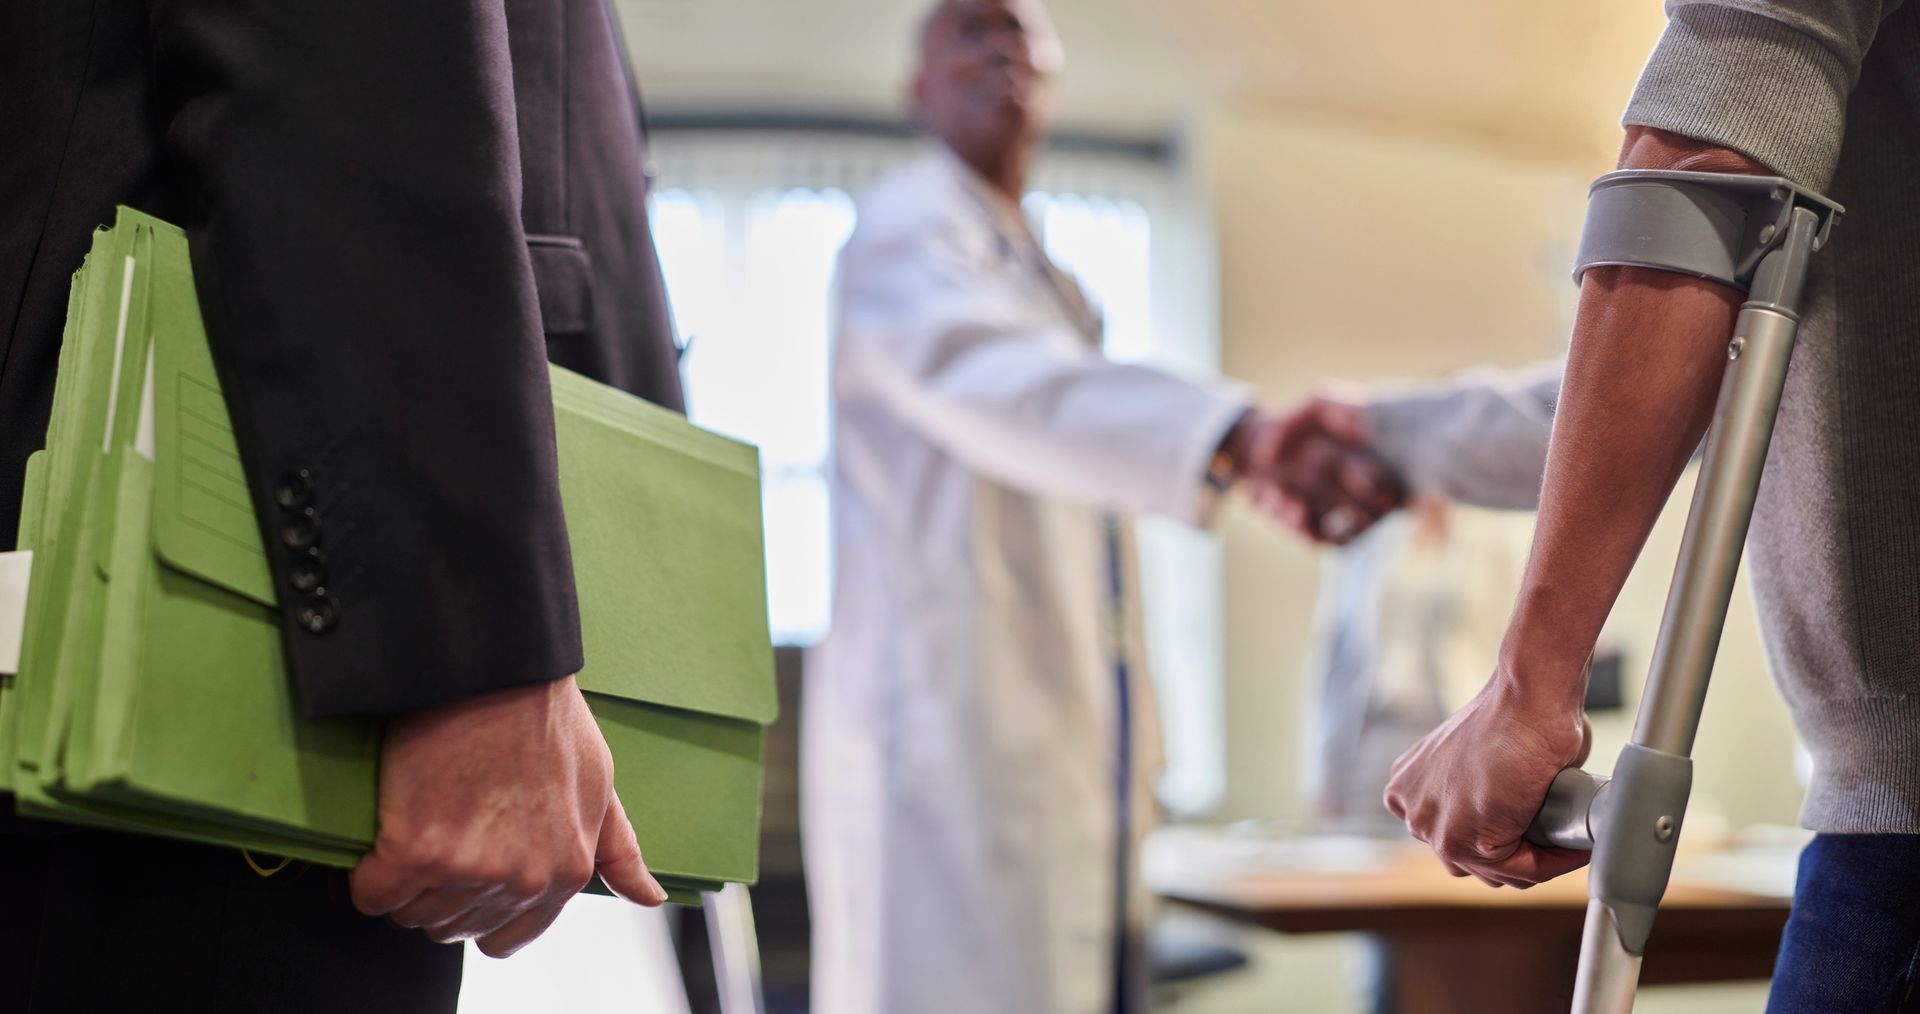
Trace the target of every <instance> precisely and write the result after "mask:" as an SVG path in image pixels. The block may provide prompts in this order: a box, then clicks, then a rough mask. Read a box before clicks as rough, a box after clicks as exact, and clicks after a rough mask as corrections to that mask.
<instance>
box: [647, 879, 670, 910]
mask: <svg viewBox="0 0 1920 1014" xmlns="http://www.w3.org/2000/svg"><path fill="white" fill-rule="evenodd" d="M647 886H648V887H649V888H652V892H653V893H651V894H650V895H648V898H647V900H649V901H651V902H653V903H654V904H656V905H664V904H666V903H667V889H666V888H664V887H661V886H660V881H658V880H656V879H654V876H653V874H651V873H649V874H647Z"/></svg>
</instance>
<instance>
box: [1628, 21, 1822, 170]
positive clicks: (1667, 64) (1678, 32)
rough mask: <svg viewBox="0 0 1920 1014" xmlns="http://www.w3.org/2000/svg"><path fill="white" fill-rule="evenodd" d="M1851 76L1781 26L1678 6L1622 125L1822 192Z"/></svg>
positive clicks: (1808, 38) (1814, 44)
mask: <svg viewBox="0 0 1920 1014" xmlns="http://www.w3.org/2000/svg"><path fill="white" fill-rule="evenodd" d="M1856 71H1857V68H1853V67H1849V66H1848V64H1847V62H1846V61H1845V60H1843V59H1842V58H1841V57H1840V56H1839V55H1838V54H1837V53H1835V52H1834V51H1833V50H1832V49H1829V48H1827V46H1825V45H1824V44H1822V43H1821V42H1820V40H1819V39H1817V38H1815V37H1814V36H1812V35H1809V34H1807V33H1806V32H1804V31H1802V30H1800V29H1798V28H1795V27H1793V26H1792V25H1789V24H1787V23H1785V22H1781V21H1775V20H1774V19H1772V18H1769V17H1764V16H1762V15H1758V14H1752V13H1748V12H1746V11H1742V10H1736V9H1733V8H1729V7H1721V6H1717V5H1714V4H1704V3H1695V4H1686V5H1684V6H1674V7H1673V13H1672V17H1671V19H1670V20H1669V21H1668V22H1667V29H1666V33H1665V34H1664V35H1662V36H1661V37H1660V44H1659V45H1658V46H1656V47H1655V48H1654V51H1653V56H1652V57H1650V58H1649V59H1648V60H1647V66H1646V69H1645V70H1643V71H1642V72H1641V74H1640V83H1639V84H1638V85H1637V86H1636V87H1635V88H1634V92H1633V99H1632V100H1631V101H1630V102H1628V104H1627V111H1626V115H1625V117H1623V123H1624V124H1625V125H1626V126H1630V127H1631V126H1641V127H1653V128H1656V129H1659V130H1666V131H1671V132H1673V133H1676V134H1681V135H1684V136H1686V137H1691V138H1694V139H1695V140H1699V141H1705V142H1707V143H1709V144H1715V145H1719V146H1720V147H1723V148H1730V149H1732V150H1734V151H1737V152H1739V153H1741V154H1743V155H1746V156H1748V157H1749V158H1752V159H1755V160H1756V161H1758V162H1760V163H1761V164H1763V165H1766V166H1768V167H1770V168H1771V169H1773V171H1774V172H1777V173H1779V174H1780V175H1782V176H1785V177H1786V178H1788V179H1789V180H1792V181H1793V182H1795V183H1799V184H1801V185H1802V186H1807V187H1812V188H1813V189H1815V190H1824V189H1825V188H1826V187H1827V185H1828V184H1829V183H1831V182H1832V180H1833V170H1834V165H1835V163H1836V162H1838V161H1839V158H1840V138H1841V133H1842V131H1843V130H1844V129H1845V126H1846V106H1847V93H1848V92H1849V91H1851V90H1852V87H1853V77H1854V75H1855V73H1856Z"/></svg>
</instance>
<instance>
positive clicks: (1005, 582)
mask: <svg viewBox="0 0 1920 1014" xmlns="http://www.w3.org/2000/svg"><path fill="white" fill-rule="evenodd" d="M920 57H921V66H920V72H919V75H918V77H917V79H916V82H915V85H914V90H913V99H914V106H915V108H916V110H917V112H918V113H919V115H920V116H921V117H922V119H923V120H924V122H925V124H926V126H927V128H928V130H929V131H930V132H931V134H932V135H933V143H931V144H930V145H929V147H928V149H927V150H926V151H925V152H924V153H923V154H922V155H920V156H919V157H917V158H915V159H913V160H912V161H910V162H908V163H907V164H906V165H904V166H902V167H900V168H899V169H897V170H895V171H894V172H892V173H890V174H888V175H887V176H886V177H885V178H883V179H882V180H881V181H880V182H879V183H877V184H876V185H875V186H874V187H872V188H871V189H870V190H869V191H868V192H867V193H866V194H865V195H864V196H863V198H862V200H861V202H860V217H859V221H858V224H857V226H856V227H855V229H854V232H853V236H852V238H851V239H850V240H849V241H848V243H847V245H846V247H845V249H844V250H843V252H842V254H841V257H840V275H839V283H838V287H839V301H838V307H837V309H838V313H839V318H838V325H839V326H838V345H837V347H836V349H835V353H834V367H833V385H834V393H835V395H836V397H837V403H838V425H837V428H836V454H837V467H836V471H835V493H836V507H837V514H836V535H837V542H836V562H837V569H838V584H837V588H836V599H835V620H834V625H833V628H832V631H831V633H830V634H829V636H828V638H827V640H826V642H825V643H824V644H823V645H822V646H821V647H820V648H819V649H818V651H817V652H816V653H815V654H814V656H813V657H812V659H810V663H811V666H810V668H811V672H810V676H809V680H808V683H807V685H806V698H805V705H804V707H805V716H806V725H805V727H804V730H803V734H802V742H801V750H802V793H803V796H802V807H803V810H802V813H803V823H802V834H803V840H804V842H805V847H806V859H807V872H808V877H809V884H810V888H811V898H812V904H813V922H814V990H813V993H814V1009H816V1010H820V1011H833V1012H836V1014H863V1012H874V1014H879V1012H937V1011H954V1012H961V1011H967V1012H972V1011H981V1010H993V1011H1004V1012H1008V1014H1019V1012H1031V1014H1072V1012H1093V1011H1114V1010H1136V1009H1139V1006H1138V1005H1139V1003H1140V989H1139V986H1140V985H1141V983H1142V982H1143V981H1144V980H1143V979H1142V978H1141V976H1142V975H1143V973H1144V968H1143V965H1142V963H1141V962H1140V961H1139V960H1138V957H1137V948H1138V945H1139V942H1140V930H1141V917H1142V912H1143V909H1142V899H1141V897H1140V896H1139V895H1140V888H1139V887H1138V885H1137V883H1136V880H1135V877H1134V876H1133V857H1134V854H1135V847H1136V843H1137V841H1138V840H1139V836H1140V834H1141V833H1142V832H1143V830H1144V829H1145V828H1146V827H1147V826H1148V824H1149V823H1150V822H1151V821H1152V819H1153V818H1154V814H1155V807H1154V804H1153V801H1152V797H1151V793H1150V788H1149V786H1150V780H1149V776H1150V773H1151V772H1152V771H1153V770H1154V769H1155V767H1156V763H1157V750H1158V746H1157V741H1156V734H1155V731H1156V730H1155V724H1154V717H1153V716H1154V710H1153V701H1152V696H1151V693H1150V690H1149V686H1148V684H1147V683H1146V682H1145V676H1144V673H1143V666H1142V652H1141V648H1140V644H1139V625H1138V617H1137V614H1136V612H1135V609H1134V606H1133V601H1134V596H1135V591H1134V589H1133V584H1134V581H1135V570H1134V568H1133V566H1132V560H1131V557H1130V548H1129V538H1128V535H1127V533H1126V530H1125V528H1124V527H1123V526H1122V524H1121V523H1120V521H1119V520H1118V519H1117V518H1116V517H1115V516H1114V515H1113V514H1112V513H1110V512H1117V511H1124V512H1150V513H1155V514H1159V515H1163V516H1166V517H1171V518H1176V519H1179V520H1182V521H1186V522H1189V523H1195V524H1199V523H1202V522H1204V521H1205V520H1206V519H1207V517H1208V516H1209V514H1210V513H1211V508H1212V504H1213V501H1214V500H1215V499H1216V498H1217V496H1218V495H1219V494H1220V493H1221V492H1222V491H1224V490H1225V489H1226V488H1227V487H1228V486H1230V485H1232V484H1233V483H1235V482H1238V481H1241V480H1243V479H1247V478H1249V477H1253V476H1255V475H1256V474H1257V475H1258V476H1259V477H1260V478H1261V479H1262V481H1277V473H1276V472H1275V468H1276V466H1277V465H1278V463H1279V458H1280V455H1281V454H1282V453H1283V452H1284V453H1286V454H1289V455H1292V454H1297V453H1300V452H1301V451H1302V449H1301V448H1298V447H1296V446H1294V444H1293V442H1290V441H1289V440H1288V439H1287V434H1286V433H1285V432H1283V431H1282V429H1281V427H1280V426H1279V423H1278V421H1277V420H1276V419H1274V418H1273V417H1270V416H1267V415H1265V414H1263V413H1261V412H1260V411H1259V410H1257V409H1255V408H1253V407H1251V405H1250V403H1249V399H1248V397H1247V395H1246V394H1244V393H1242V392H1241V391H1240V390H1239V389H1237V388H1236V387H1234V386H1231V385H1225V384H1221V383H1217V382H1212V381H1201V380H1194V379H1187V378H1183V377H1179V376H1175V375H1172V374H1170V373H1166V372H1162V371H1158V370H1154V369H1149V368H1146V367H1142V366H1138V365H1131V364H1122V363H1117V362H1114V361H1112V360H1110V359H1108V358H1107V357H1106V356H1104V355H1103V354H1102V352H1101V349H1100V333H1101V323H1100V320H1099V316H1098V313H1097V311H1096V310H1095V309H1094V308H1093V307H1092V306H1091V305H1090V304H1089V301H1088V299H1087V297H1086V296H1085V295H1084V294H1083V292H1082V291H1081V289H1080V288H1079V287H1078V286H1077V285H1076V284H1075V283H1074V282H1073V280H1072V279H1070V278H1069V277H1068V276H1067V275H1066V274H1065V273H1064V272H1062V271H1061V270H1060V269H1059V268H1058V267H1056V266H1055V265H1054V264H1053V263H1052V262H1051V261H1050V260H1049V259H1048V258H1047V255H1046V254H1045V252H1044V251H1043V249H1042V247H1041V245H1040V243H1039V241H1038V240H1037V239H1036V238H1035V236H1034V234H1033V232H1032V230H1031V228H1030V226H1029V225H1028V223H1027V221H1026V219H1025V217H1024V216H1023V215H1022V212H1021V208H1020V203H1019V201H1020V197H1021V196H1022V194H1023V193H1024V192H1025V189H1026V182H1027V172H1028V166H1029V164H1030V162H1031V160H1032V157H1033V153H1034V147H1035V145H1036V143H1037V142H1038V140H1039V138H1040V135H1041V133H1042V132H1043V131H1044V130H1045V129H1046V126H1047V119H1048V115H1049V112H1050V105H1051V88H1052V78H1053V75H1054V73H1055V71H1056V70H1057V69H1058V66H1059V63H1060V59H1061V53H1060V44H1059V41H1058V39H1057V38H1056V36H1055V35H1054V33H1053V29H1052V26H1051V25H1050V24H1049V22H1048V21H1047V17H1046V13H1045V11H1044V10H1043V9H1042V8H1041V6H1040V5H1039V4H1038V3H1037V2H1034V0H947V2H942V3H939V4H938V5H937V6H936V7H935V9H934V10H933V12H932V14H931V15H930V16H929V18H928V20H927V22H926V25H925V28H924V30H923V33H922V39H921V53H920ZM1339 476H1340V478H1341V479H1343V480H1344V481H1345V485H1344V486H1343V485H1341V483H1340V482H1339V481H1336V483H1334V484H1333V485H1331V486H1329V487H1327V488H1326V489H1325V490H1324V492H1325V493H1326V494H1327V496H1326V498H1325V499H1324V500H1323V501H1322V500H1314V501H1312V502H1309V503H1305V504H1303V506H1302V508H1301V513H1300V520H1301V521H1302V523H1304V524H1307V525H1309V526H1312V525H1316V524H1320V523H1326V522H1327V520H1328V519H1329V518H1332V519H1335V520H1333V521H1332V522H1331V523H1333V524H1335V525H1337V526H1343V527H1344V528H1346V529H1352V528H1355V527H1358V526H1359V525H1360V524H1362V523H1364V521H1365V520H1370V519H1371V518H1372V517H1375V516H1377V515H1378V514H1379V513H1381V512H1382V511H1384V510H1386V509H1388V508H1390V507H1391V506H1392V505H1394V504H1395V503H1397V502H1398V500H1399V496H1398V493H1397V491H1393V490H1388V489H1386V488H1384V487H1379V486H1376V485H1374V484H1373V483H1372V482H1371V481H1369V480H1370V479H1371V478H1372V476H1371V475H1369V473H1368V472H1367V471H1366V466H1365V463H1364V462H1360V461H1356V462H1353V463H1351V464H1350V467H1349V468H1347V469H1345V470H1342V471H1340V472H1339Z"/></svg>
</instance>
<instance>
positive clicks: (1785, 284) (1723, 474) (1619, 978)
mask: <svg viewBox="0 0 1920 1014" xmlns="http://www.w3.org/2000/svg"><path fill="white" fill-rule="evenodd" d="M1841 211H1842V209H1841V208H1840V206H1839V205H1837V204H1835V203H1833V202H1832V201H1830V200H1827V199H1826V198H1825V197H1822V196H1820V195H1819V194H1816V193H1813V192H1812V191H1809V190H1807V189H1805V188H1803V187H1799V186H1796V185H1795V184H1792V183H1789V182H1787V181H1786V180H1784V179H1779V178H1777V177H1765V176H1740V175H1730V174H1723V173H1694V172H1669V171H1664V170H1624V171H1621V172H1614V173H1609V174H1607V175H1605V176H1602V177H1600V179H1599V180H1597V181H1595V183H1594V185H1593V188H1592V190H1591V191H1590V192H1589V195H1588V205H1587V224H1586V230H1585V232H1584V234H1583V235H1582V236H1581V240H1580V254H1579V257H1578V266H1577V268H1576V269H1575V277H1576V278H1578V277H1579V276H1580V275H1581V274H1584V273H1585V271H1586V270H1587V269H1588V268H1591V267H1596V266H1601V265H1633V266H1638V267H1649V268H1656V269H1660V270H1665V271H1674V272H1679V273H1683V274H1688V275H1693V276H1696V277H1700V278H1707V279H1711V280H1713V281H1717V282H1722V283H1724V284H1727V285H1731V286H1734V287H1736V288H1739V289H1743V290H1745V291H1746V293H1747V300H1746V302H1745V303H1744V304H1742V306H1741V308H1740V316H1739V317H1738V318H1737V319H1736V320H1735V321H1734V326H1733V339H1732V341H1731V342H1730V343H1729V344H1728V346H1727V372H1726V376H1725V377H1724V378H1723V379H1722V380H1721V382H1720V397H1719V403H1718V405H1717V407H1716V408H1715V410H1714V417H1713V424H1712V426H1711V428H1710V429H1709V430H1708V431H1707V445H1706V456H1705V459H1704V460H1703V462H1702V464H1701V466H1700V477H1699V480H1698V484H1697V485H1696V486H1695V487H1694V491H1693V506H1692V509H1691V510H1690V511H1689V513H1688V515H1687V528H1686V534H1685V535H1684V536H1683V537H1682V539H1681V542H1680V559H1679V562H1678V564H1677V565H1676V566H1675V568H1674V574H1673V585H1672V587H1671V589H1670V590H1669V591H1668V593H1667V607H1666V612H1665V614H1664V615H1663V616H1662V617H1661V620H1660V634H1659V637H1658V639H1657V640H1656V641H1655V643H1654V649H1653V663H1652V666H1651V667H1650V669H1649V671H1648V673H1647V683H1646V688H1645V690H1644V692H1643V693H1642V694H1641V697H1640V711H1639V715H1638V717H1637V718H1636V719H1635V720H1634V725H1633V735H1632V737H1631V739H1630V740H1629V741H1628V743H1627V745H1626V747H1625V748H1623V749H1622V750H1621V751H1620V759H1619V760H1618V761H1617V762H1615V764H1614V768H1613V774H1612V775H1611V776H1610V777H1609V776H1604V775H1591V774H1588V773H1587V772H1585V771H1582V770H1580V769H1578V768H1567V769H1566V770H1564V771H1562V772H1560V774H1559V775H1558V776H1557V777H1556V778H1555V779H1554V780H1553V785H1552V787H1551V788H1550V789H1549V790H1548V792H1547V798H1546V801H1545V803H1544V804H1543V805H1542V806H1541V809H1540V813H1539V815H1538V816H1537V817H1535V818H1534V823H1533V827H1532V829H1531V830H1529V831H1528V832H1527V838H1528V840H1529V841H1532V842H1534V843H1535V844H1539V845H1554V846H1559V847H1561V848H1573V849H1590V850H1592V852H1593V864H1592V868H1591V870H1590V872H1589V874H1588V888H1589V890H1588V895H1589V898H1590V900H1589V901H1588V902H1587V922H1586V929H1585V931H1584V933H1583V935H1582V939H1581V944H1580V965H1579V973H1578V977H1577V979H1576V981H1575V984H1574V992H1573V1009H1574V1011H1576V1012H1581V1014H1600V1012H1606V1014H1613V1012H1623V1011H1630V1010H1632V1009H1633V997H1634V991H1635V989H1636V987H1637V985H1638V983H1639V979H1640V959H1641V956H1642V955H1643V954H1645V953H1646V944H1647V935H1648V934H1649V933H1650V932H1651V931H1652V929H1653V917H1654V913H1655V911H1656V910H1657V909H1658V907H1659V905H1660V897H1661V895H1662V894H1664V893H1665V892H1666V889H1667V879H1668V877H1669V876H1670V875H1671V874H1672V872H1673V856H1674V848H1675V846H1676V845H1677V844H1678V842H1679V840H1680V828H1681V823H1682V820H1683V819H1684V818H1685V816H1686V809H1687V794H1688V790H1689V789H1690V788H1691V786H1692V783H1693V761H1692V760H1691V759H1689V756H1688V755H1689V754H1690V753H1692V751H1693V737H1694V733H1695V731H1696V730H1697V729H1698V728H1699V725H1700V710H1701V708H1702V706H1703V705H1704V704H1705V702H1706V696H1707V679H1708V677H1709V676H1710V675H1711V674H1712V672H1713V659H1714V654H1715V652H1716V651H1717V650H1718V649H1719V646H1720V633H1721V629H1722V628H1723V627H1724V626H1725V625H1726V620H1727V604H1728V601H1729V600H1730V599H1731V598H1732V595H1733V579H1734V575H1735V573H1736V572H1738V570H1739V568H1740V553H1741V550H1742V548H1743V547H1744V545H1745V543H1746V539H1747V523H1748V522H1749V521H1750V520H1751V519H1752V517H1753V503H1754V498H1755V495H1756V493H1757V492H1758V490H1759V486H1760V473H1761V469H1762V468H1763V467H1764V466H1765V464H1766V460H1767V444H1768V442H1769V441H1770V440H1771V439H1772V437H1773V423H1774V417H1775V414H1776V412H1777V410H1778V409H1779V406H1780V393H1781V389H1782V387H1783V386H1784V385H1785V383H1786V378H1787V364H1788V362H1789V361H1790V360H1791V359H1792V357H1793V341H1794V334H1795V332H1796V331H1797V330H1798V329H1799V326H1800V308H1801V296H1802V293H1803V291H1804V290H1805V288H1806V282H1807V272H1808V267H1809V264H1810V262H1811V260H1812V257H1813V254H1814V252H1815V251H1817V250H1819V249H1820V247H1821V246H1822V245H1823V244H1824V243H1825V242H1826V239H1827V235H1828V233H1829V232H1830V231H1831V230H1832V228H1833V224H1834V222H1835V221H1837V220H1838V219H1839V217H1840V215H1841Z"/></svg>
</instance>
